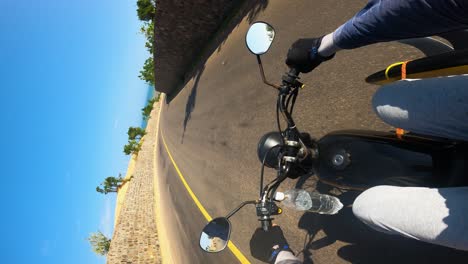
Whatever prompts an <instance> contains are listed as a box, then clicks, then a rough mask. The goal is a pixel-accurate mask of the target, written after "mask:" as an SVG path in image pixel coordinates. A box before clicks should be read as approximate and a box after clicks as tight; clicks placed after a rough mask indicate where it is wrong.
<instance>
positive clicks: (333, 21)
mask: <svg viewBox="0 0 468 264" xmlns="http://www.w3.org/2000/svg"><path fill="white" fill-rule="evenodd" d="M257 2H258V4H255V5H253V6H249V8H251V11H249V12H245V14H246V17H245V19H243V20H242V21H240V22H239V23H238V24H237V23H236V25H235V26H233V27H231V28H228V29H227V30H226V32H224V36H225V38H223V39H222V41H220V42H219V44H220V45H219V46H218V47H216V49H212V50H213V53H212V54H211V56H209V57H206V58H202V64H201V65H200V67H198V68H197V69H196V70H195V71H194V74H193V78H192V79H191V80H190V81H189V82H188V83H187V84H186V85H185V87H184V88H183V89H182V90H181V91H180V92H179V93H178V94H177V95H176V96H175V97H174V98H173V99H172V100H167V101H166V102H163V109H162V114H161V123H160V129H161V131H162V133H163V135H164V137H165V141H166V143H167V146H168V148H169V149H170V151H171V153H172V155H173V158H174V160H175V161H176V162H177V164H178V166H179V168H180V171H181V172H182V174H183V175H184V176H185V178H186V180H187V183H188V184H189V185H190V187H191V188H192V190H193V192H194V193H195V194H196V196H197V197H198V198H199V200H200V202H201V203H202V204H203V206H204V207H205V208H206V210H207V211H208V212H209V214H210V215H211V216H213V217H215V216H223V215H225V214H227V213H228V212H229V211H230V210H231V209H233V208H234V207H235V206H237V205H238V204H239V203H240V202H242V201H245V200H251V199H256V198H257V197H256V195H257V192H258V190H257V189H258V181H259V172H260V163H259V162H258V160H257V156H256V146H257V142H258V140H259V138H260V137H261V136H262V135H263V134H265V133H266V132H268V131H272V130H275V128H276V126H275V102H276V92H275V91H274V90H273V89H271V88H269V87H267V86H265V85H264V84H263V83H262V82H261V78H260V75H259V72H258V67H257V63H256V59H255V57H254V56H253V55H251V54H250V53H249V52H248V50H247V49H246V47H245V41H244V36H245V33H246V31H247V29H248V27H249V23H250V22H252V21H256V20H262V21H267V22H269V23H270V24H271V25H273V27H274V28H275V31H276V38H275V40H274V43H273V45H272V47H271V49H270V51H269V52H268V53H267V54H265V55H264V56H263V57H262V59H263V63H264V67H265V74H266V76H267V78H268V79H269V80H270V81H272V82H277V83H279V80H280V78H281V75H282V74H283V73H284V72H285V71H286V70H287V68H286V66H285V64H284V58H285V54H286V51H287V49H288V47H289V46H290V44H291V43H292V42H293V41H294V40H296V39H297V38H300V37H312V36H320V35H323V34H326V33H328V32H331V31H333V30H334V29H335V28H337V27H338V26H339V25H341V24H342V23H343V22H345V21H346V20H347V19H349V18H350V17H352V16H353V14H354V13H356V12H357V11H358V10H359V9H360V8H362V7H363V6H364V5H365V3H366V1H362V0H360V1H344V0H334V1H306V0H303V1H302V0H301V1H280V0H276V1H257ZM244 11H245V10H244ZM247 11H248V10H247ZM421 56H422V53H420V52H419V51H417V50H416V49H414V48H412V47H409V46H405V45H403V44H399V43H385V44H377V45H373V46H369V47H365V48H360V49H355V50H351V51H342V52H340V53H338V54H337V55H336V58H334V59H333V60H331V61H329V62H326V63H324V64H323V65H321V66H320V67H319V68H318V69H316V70H315V71H314V72H313V73H310V74H307V75H304V76H303V77H302V82H304V83H306V85H307V86H306V88H305V89H303V90H302V91H301V94H300V95H299V98H298V102H297V104H296V107H295V113H294V118H295V121H296V124H297V126H298V128H299V129H300V130H301V131H305V132H308V133H310V134H311V135H313V136H314V137H317V138H319V137H321V136H323V135H325V134H326V133H328V132H331V131H333V130H337V129H345V128H358V129H372V130H389V129H390V127H389V126H387V125H385V124H383V123H382V122H381V121H379V120H378V119H377V117H376V116H375V114H374V113H373V110H372V108H371V103H370V102H371V98H372V95H373V93H374V92H375V91H376V89H377V88H378V87H376V86H372V85H368V84H366V83H365V82H364V78H365V77H366V76H368V75H369V74H371V73H373V72H376V71H378V70H381V69H383V68H385V67H386V66H387V65H389V64H391V63H393V62H397V61H403V60H408V59H414V58H418V57H421ZM160 134H161V133H160ZM157 155H159V157H160V164H159V166H160V174H159V175H161V177H162V178H161V179H160V183H161V182H163V185H162V187H161V188H162V189H163V191H161V192H162V194H161V195H162V199H161V200H162V201H163V202H164V207H165V208H166V210H164V211H165V212H166V211H167V214H166V215H165V216H164V217H165V218H166V219H167V220H168V221H172V223H173V224H172V225H171V226H168V227H167V228H168V229H169V231H168V234H169V237H170V241H171V244H172V245H171V248H172V250H173V253H174V254H177V256H175V259H174V261H175V262H177V263H230V262H232V263H235V262H236V259H235V258H234V256H233V255H232V253H230V252H229V251H226V252H223V253H221V254H220V255H213V254H206V253H202V252H201V250H200V249H199V247H198V237H199V232H200V231H201V229H202V228H203V226H204V224H205V223H206V221H205V220H204V218H203V216H202V214H201V213H200V212H199V210H198V209H197V207H196V206H195V204H194V203H193V201H192V200H191V198H190V196H189V195H188V194H187V191H186V190H185V188H184V187H183V186H182V183H181V182H180V180H179V178H178V176H177V174H176V172H175V170H174V168H173V166H172V163H171V161H170V160H169V158H168V156H167V153H166V152H165V150H164V146H163V144H159V150H158V153H157ZM268 177H269V178H272V177H273V174H272V172H271V171H270V172H269V174H268ZM314 185H315V182H314V181H313V179H307V180H299V181H296V180H289V181H288V182H286V183H285V184H283V186H282V189H283V190H286V189H288V188H291V187H293V186H298V187H302V188H310V187H312V186H314ZM319 187H320V186H319ZM355 196H356V194H355V193H350V192H348V193H345V194H342V196H341V198H342V200H344V201H348V200H352V198H353V197H355ZM231 222H232V224H233V231H232V235H231V238H232V241H233V242H234V243H236V245H237V246H238V247H239V249H240V250H241V252H243V253H244V254H245V255H246V256H247V257H248V258H249V260H250V261H252V263H257V262H256V260H255V259H253V258H252V257H251V256H250V248H249V240H250V237H251V234H252V233H253V231H254V230H255V229H256V228H257V227H258V226H259V223H258V221H257V219H256V216H255V211H254V209H253V208H252V207H247V208H245V209H243V210H241V211H240V212H239V213H238V214H236V215H235V216H233V217H232V218H231ZM275 222H276V223H278V224H279V225H280V226H281V227H282V228H283V230H284V233H285V236H286V237H287V239H288V241H289V243H290V245H291V247H292V248H293V249H294V250H295V251H296V252H300V254H299V256H300V257H301V258H303V259H304V262H305V263H415V262H418V263H419V262H421V263H467V261H468V254H466V253H464V252H460V251H455V250H451V249H447V248H443V247H438V246H433V245H429V244H424V243H420V242H417V241H413V240H408V239H401V238H396V237H391V236H387V235H383V234H380V233H377V232H374V231H371V230H369V229H368V228H367V227H366V226H364V225H363V224H362V223H360V222H359V221H358V220H357V219H355V218H354V216H353V215H352V212H351V208H350V207H349V206H348V207H346V208H344V209H343V210H342V211H341V212H340V213H339V214H338V215H336V216H320V215H315V214H311V213H306V214H303V213H299V212H294V211H291V210H287V209H285V212H284V213H283V215H281V216H278V217H277V219H276V220H275Z"/></svg>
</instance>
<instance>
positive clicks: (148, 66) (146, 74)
mask: <svg viewBox="0 0 468 264" xmlns="http://www.w3.org/2000/svg"><path fill="white" fill-rule="evenodd" d="M138 77H139V78H140V79H141V80H143V81H145V82H147V83H149V84H150V85H151V86H153V87H154V62H153V57H149V58H148V59H146V61H145V64H144V65H143V69H142V70H140V75H139V76H138Z"/></svg>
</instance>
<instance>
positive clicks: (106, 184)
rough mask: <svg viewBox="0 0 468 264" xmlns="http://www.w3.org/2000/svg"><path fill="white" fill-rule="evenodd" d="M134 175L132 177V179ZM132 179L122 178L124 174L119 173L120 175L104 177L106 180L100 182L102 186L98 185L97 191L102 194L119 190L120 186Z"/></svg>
mask: <svg viewBox="0 0 468 264" xmlns="http://www.w3.org/2000/svg"><path fill="white" fill-rule="evenodd" d="M131 178H132V177H130V179H131ZM130 179H128V180H126V179H124V178H122V175H121V174H119V177H117V178H116V177H112V176H110V177H107V178H105V179H104V181H103V182H102V183H101V184H100V186H102V188H101V187H99V186H97V187H96V191H97V192H99V193H102V194H108V193H110V192H117V191H118V190H119V188H120V187H121V186H122V185H123V184H124V183H126V182H127V181H129V180H130Z"/></svg>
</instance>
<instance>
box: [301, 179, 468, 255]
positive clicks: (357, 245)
mask: <svg viewBox="0 0 468 264" xmlns="http://www.w3.org/2000/svg"><path fill="white" fill-rule="evenodd" d="M307 178H310V177H307ZM297 183H298V184H297V185H296V188H305V189H308V188H310V187H313V188H316V189H317V190H318V191H319V192H320V193H330V191H332V189H333V188H330V187H329V186H327V185H324V184H320V183H318V184H316V183H313V185H314V186H307V184H308V181H306V180H304V179H300V180H299V181H298V182H297ZM309 185H310V184H309ZM315 185H316V186H315ZM335 191H336V189H335V190H334V192H333V194H334V195H335V196H337V197H338V198H339V199H340V201H341V202H342V203H343V209H342V210H341V211H340V212H339V213H338V214H336V215H319V214H316V213H305V214H304V215H303V216H302V217H301V218H300V220H299V223H298V227H299V228H300V229H304V230H306V231H307V235H306V237H305V240H304V247H303V249H302V251H301V252H299V254H303V255H304V263H313V260H312V259H313V251H314V250H319V249H321V248H324V247H327V246H330V245H332V244H334V243H335V242H336V241H343V242H346V243H349V244H348V245H345V246H342V247H341V248H339V249H338V251H337V255H338V256H339V257H340V258H342V259H344V260H346V261H349V262H351V263H379V264H380V263H466V259H467V256H466V253H465V252H462V251H457V250H454V249H450V248H447V247H442V246H437V245H432V244H428V243H424V242H419V241H416V240H413V239H408V238H404V237H400V236H393V235H387V234H384V233H380V232H377V231H374V230H372V229H371V228H370V227H368V226H367V225H365V224H364V223H362V222H361V221H360V220H359V219H357V218H356V217H355V216H354V214H353V212H352V207H351V206H352V203H353V201H354V200H355V198H356V197H357V196H358V195H359V194H360V193H359V192H353V191H347V192H343V193H341V194H338V195H336V192H335ZM321 230H322V231H323V232H324V233H325V236H324V237H322V238H318V239H317V234H318V233H319V231H321Z"/></svg>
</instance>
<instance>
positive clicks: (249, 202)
mask: <svg viewBox="0 0 468 264" xmlns="http://www.w3.org/2000/svg"><path fill="white" fill-rule="evenodd" d="M256 203H257V201H245V202H243V203H241V204H240V205H239V206H237V208H236V209H234V210H232V211H231V212H230V213H229V214H228V215H227V216H226V218H227V219H229V217H231V216H233V215H234V214H235V213H237V211H239V210H240V209H241V208H242V207H244V206H245V205H247V204H256Z"/></svg>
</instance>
